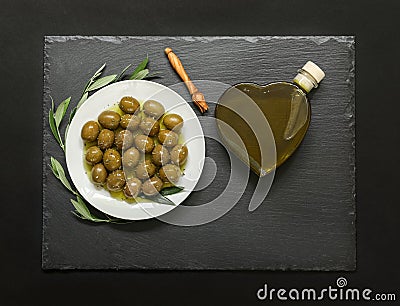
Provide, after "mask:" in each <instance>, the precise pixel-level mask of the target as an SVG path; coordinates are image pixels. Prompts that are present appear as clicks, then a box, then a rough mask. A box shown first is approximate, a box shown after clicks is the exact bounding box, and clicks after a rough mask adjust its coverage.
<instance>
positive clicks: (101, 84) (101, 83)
mask: <svg viewBox="0 0 400 306" xmlns="http://www.w3.org/2000/svg"><path fill="white" fill-rule="evenodd" d="M116 77H117V75H116V74H112V75H107V76H105V77H102V78H100V79H98V80H96V81H94V82H93V83H92V84H91V85H90V86H89V87H88V88H87V89H86V93H87V92H89V91H93V90H96V89H99V88H101V87H104V86H106V85H108V84H110V83H111V82H113V81H114V80H115V78H116Z"/></svg>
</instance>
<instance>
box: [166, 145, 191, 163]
mask: <svg viewBox="0 0 400 306" xmlns="http://www.w3.org/2000/svg"><path fill="white" fill-rule="evenodd" d="M170 155H171V162H172V163H174V164H175V165H178V166H180V165H183V164H184V163H185V162H186V159H187V156H188V149H187V147H186V146H185V145H180V144H179V145H176V146H175V147H173V148H172V150H171V153H170Z"/></svg>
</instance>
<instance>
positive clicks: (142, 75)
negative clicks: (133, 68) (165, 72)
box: [130, 69, 149, 80]
mask: <svg viewBox="0 0 400 306" xmlns="http://www.w3.org/2000/svg"><path fill="white" fill-rule="evenodd" d="M148 74H149V69H144V70H141V71H139V72H138V73H136V74H135V75H133V76H131V77H130V80H142V79H144V78H145V77H146V76H147V75H148Z"/></svg>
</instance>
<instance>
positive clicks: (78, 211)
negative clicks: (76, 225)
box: [71, 195, 133, 224]
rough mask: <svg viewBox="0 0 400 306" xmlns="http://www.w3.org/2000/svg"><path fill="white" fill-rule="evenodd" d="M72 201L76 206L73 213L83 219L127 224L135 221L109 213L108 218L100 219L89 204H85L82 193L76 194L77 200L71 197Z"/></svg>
mask: <svg viewBox="0 0 400 306" xmlns="http://www.w3.org/2000/svg"><path fill="white" fill-rule="evenodd" d="M71 203H72V205H73V206H74V208H75V211H72V213H73V214H74V215H75V216H77V217H78V218H81V219H83V220H88V221H92V222H105V223H115V224H126V223H131V222H133V221H125V220H121V219H112V218H110V217H109V216H108V215H106V214H105V216H106V217H107V219H100V218H98V217H96V216H95V215H93V214H92V213H91V212H90V210H89V208H88V207H87V205H86V204H85V201H84V200H83V198H82V197H81V196H80V195H77V196H76V201H75V200H73V199H71Z"/></svg>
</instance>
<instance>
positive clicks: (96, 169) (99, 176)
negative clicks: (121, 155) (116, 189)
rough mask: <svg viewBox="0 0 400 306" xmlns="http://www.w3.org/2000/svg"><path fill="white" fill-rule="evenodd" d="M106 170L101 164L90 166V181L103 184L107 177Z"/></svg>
mask: <svg viewBox="0 0 400 306" xmlns="http://www.w3.org/2000/svg"><path fill="white" fill-rule="evenodd" d="M107 175H108V173H107V170H106V168H105V167H104V165H103V164H96V165H94V166H93V168H92V181H93V182H94V183H96V184H103V183H104V182H105V181H106V179H107Z"/></svg>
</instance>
